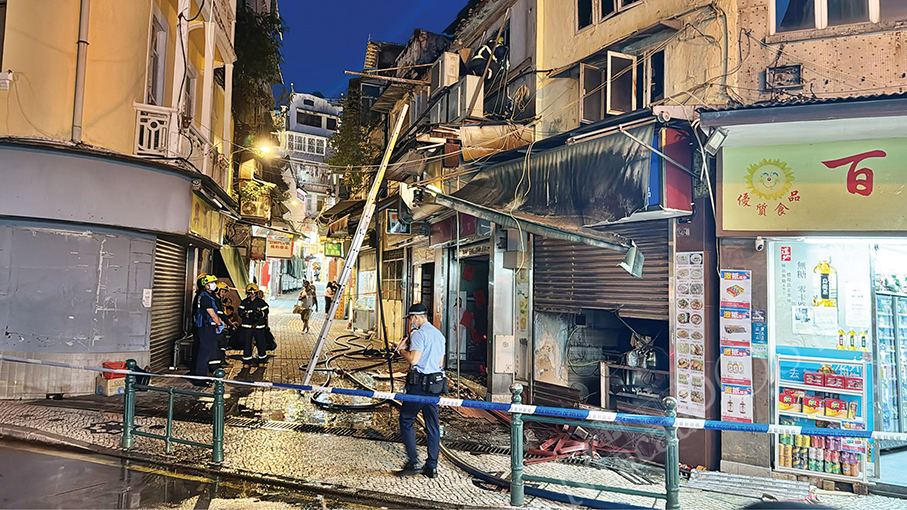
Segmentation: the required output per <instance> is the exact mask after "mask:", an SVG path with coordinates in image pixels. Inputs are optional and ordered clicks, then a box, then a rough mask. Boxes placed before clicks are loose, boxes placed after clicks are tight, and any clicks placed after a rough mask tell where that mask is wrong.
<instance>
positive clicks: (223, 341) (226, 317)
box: [209, 282, 233, 372]
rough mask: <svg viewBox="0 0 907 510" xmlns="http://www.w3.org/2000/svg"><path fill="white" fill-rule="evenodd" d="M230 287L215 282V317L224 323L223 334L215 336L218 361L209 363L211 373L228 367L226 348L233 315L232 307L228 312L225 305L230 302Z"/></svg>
mask: <svg viewBox="0 0 907 510" xmlns="http://www.w3.org/2000/svg"><path fill="white" fill-rule="evenodd" d="M229 290H230V287H229V286H227V284H226V283H224V282H217V291H216V293H215V295H214V299H215V300H216V302H217V316H218V317H220V320H221V321H222V322H223V323H224V329H223V332H221V334H220V335H218V336H217V343H218V347H219V348H220V361H217V360H211V361H210V362H209V365H211V366H210V370H211V371H212V372H213V371H214V370H217V369H218V368H225V367H228V366H230V364H229V363H228V362H227V347H228V345H227V344H228V343H229V338H230V335H231V333H232V331H231V330H232V325H231V324H230V316H231V315H233V310H232V306H231V307H229V308H230V309H229V310H228V307H227V304H228V303H229V302H230V298H229V297H228V292H229Z"/></svg>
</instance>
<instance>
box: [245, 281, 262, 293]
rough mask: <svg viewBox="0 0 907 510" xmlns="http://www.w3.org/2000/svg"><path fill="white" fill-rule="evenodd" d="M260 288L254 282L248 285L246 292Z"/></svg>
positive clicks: (256, 290)
mask: <svg viewBox="0 0 907 510" xmlns="http://www.w3.org/2000/svg"><path fill="white" fill-rule="evenodd" d="M258 290H259V289H258V285H255V284H254V283H250V284H248V285H246V292H247V293H249V292H258Z"/></svg>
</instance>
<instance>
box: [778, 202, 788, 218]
mask: <svg viewBox="0 0 907 510" xmlns="http://www.w3.org/2000/svg"><path fill="white" fill-rule="evenodd" d="M789 210H790V207H788V206H786V205H784V204H781V203H779V204H778V207H775V211H777V212H778V216H784V215H785V214H786V213H787V211H789Z"/></svg>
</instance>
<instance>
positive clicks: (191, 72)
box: [185, 64, 198, 119]
mask: <svg viewBox="0 0 907 510" xmlns="http://www.w3.org/2000/svg"><path fill="white" fill-rule="evenodd" d="M197 97H198V71H196V70H195V67H193V66H192V64H189V68H188V69H187V73H186V112H185V116H186V118H189V119H193V118H195V107H196V106H195V105H197V104H198V103H197V102H196V98H197Z"/></svg>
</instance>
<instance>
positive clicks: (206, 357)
mask: <svg viewBox="0 0 907 510" xmlns="http://www.w3.org/2000/svg"><path fill="white" fill-rule="evenodd" d="M196 285H197V287H198V294H197V296H196V297H197V299H196V301H195V302H196V308H195V321H194V324H195V330H196V331H197V338H198V349H197V350H195V352H196V355H195V358H194V359H193V361H192V371H191V373H192V375H202V376H204V375H208V370H209V369H210V362H211V361H212V360H214V362H215V363H219V362H220V359H219V358H220V355H219V354H218V350H219V346H218V343H217V337H218V334H219V333H220V331H219V330H222V329H223V327H224V323H223V320H221V318H220V317H219V316H218V315H217V310H218V308H217V300H216V299H215V297H214V293H215V292H216V290H217V277H215V276H211V275H209V274H202V275H200V276H199V277H198V279H197V280H196ZM192 384H194V385H196V386H205V385H207V384H208V383H207V382H204V381H197V380H195V379H193V380H192Z"/></svg>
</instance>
